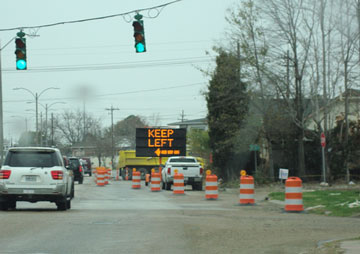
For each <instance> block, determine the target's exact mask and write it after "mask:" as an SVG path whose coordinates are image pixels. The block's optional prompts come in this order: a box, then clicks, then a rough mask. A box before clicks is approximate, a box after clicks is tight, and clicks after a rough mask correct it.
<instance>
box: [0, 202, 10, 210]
mask: <svg viewBox="0 0 360 254" xmlns="http://www.w3.org/2000/svg"><path fill="white" fill-rule="evenodd" d="M8 208H9V205H8V202H7V201H1V202H0V210H1V211H7V210H8Z"/></svg>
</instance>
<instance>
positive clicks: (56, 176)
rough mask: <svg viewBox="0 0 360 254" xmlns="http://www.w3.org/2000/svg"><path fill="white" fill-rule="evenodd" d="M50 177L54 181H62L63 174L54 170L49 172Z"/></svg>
mask: <svg viewBox="0 0 360 254" xmlns="http://www.w3.org/2000/svg"><path fill="white" fill-rule="evenodd" d="M51 176H52V178H53V179H54V180H62V179H63V176H64V172H62V171H61V170H54V171H51Z"/></svg>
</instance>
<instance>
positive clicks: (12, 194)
mask: <svg viewBox="0 0 360 254" xmlns="http://www.w3.org/2000/svg"><path fill="white" fill-rule="evenodd" d="M73 188H74V185H73V180H72V178H71V177H70V175H69V172H68V170H67V169H66V168H65V167H64V162H63V157H62V156H61V153H60V151H59V150H58V149H56V148H49V147H13V148H10V149H9V150H8V152H7V154H6V157H5V161H4V163H3V166H2V167H1V169H0V209H1V210H8V209H15V208H16V202H17V201H29V202H38V201H50V202H55V203H56V205H57V208H58V210H66V209H70V207H71V198H72V197H71V195H72V193H73V191H74V190H73Z"/></svg>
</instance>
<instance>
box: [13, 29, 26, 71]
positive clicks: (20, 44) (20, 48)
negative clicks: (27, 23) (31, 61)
mask: <svg viewBox="0 0 360 254" xmlns="http://www.w3.org/2000/svg"><path fill="white" fill-rule="evenodd" d="M15 45H16V49H15V55H16V69H17V70H26V69H27V62H26V39H25V38H23V36H21V37H18V38H16V39H15Z"/></svg>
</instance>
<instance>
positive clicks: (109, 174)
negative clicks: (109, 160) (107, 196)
mask: <svg viewBox="0 0 360 254" xmlns="http://www.w3.org/2000/svg"><path fill="white" fill-rule="evenodd" d="M106 170H107V171H106V175H107V180H108V182H107V183H106V184H109V182H110V180H111V176H112V169H110V168H107V169H106Z"/></svg>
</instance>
